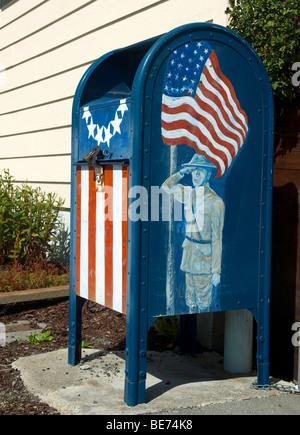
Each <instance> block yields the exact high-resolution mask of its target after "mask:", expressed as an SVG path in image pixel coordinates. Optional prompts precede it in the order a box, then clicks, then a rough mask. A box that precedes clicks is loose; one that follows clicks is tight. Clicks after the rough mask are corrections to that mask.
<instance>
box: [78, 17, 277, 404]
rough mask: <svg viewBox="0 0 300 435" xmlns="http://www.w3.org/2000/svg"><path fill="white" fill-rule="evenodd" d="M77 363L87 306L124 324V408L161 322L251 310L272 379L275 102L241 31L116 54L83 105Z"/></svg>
mask: <svg viewBox="0 0 300 435" xmlns="http://www.w3.org/2000/svg"><path fill="white" fill-rule="evenodd" d="M72 122H73V133H72V213H71V220H72V229H71V232H72V243H71V286H70V290H71V293H70V340H69V362H70V364H76V363H77V362H78V360H79V358H80V343H81V307H82V303H83V301H84V300H86V299H89V300H92V301H96V302H98V303H100V304H103V305H105V306H107V307H109V308H112V309H114V310H117V311H119V312H122V313H126V322H127V328H126V350H125V353H126V370H125V401H126V403H127V404H128V405H136V404H138V403H143V402H144V401H145V379H146V371H147V367H146V353H147V331H148V329H149V327H150V326H151V324H152V323H153V321H154V320H155V319H156V318H157V317H160V316H166V315H181V314H195V313H202V312H213V311H227V310H239V309H248V310H250V311H251V312H252V313H253V315H254V317H255V318H256V320H257V325H258V339H257V372H258V383H259V384H268V379H269V350H268V347H269V302H270V301H269V297H270V296H269V287H270V230H271V193H272V152H273V98H272V91H271V86H270V82H269V79H268V76H267V73H266V71H265V68H264V66H263V64H262V62H261V61H260V59H259V57H258V56H257V54H256V53H255V52H254V50H253V49H252V48H251V47H250V46H249V44H248V43H247V42H245V41H244V40H243V39H242V38H241V37H239V36H238V35H236V34H235V33H234V32H232V31H230V30H228V29H225V28H223V27H220V26H217V25H213V24H201V23H196V24H191V25H186V26H183V27H180V28H178V29H175V30H173V31H171V32H169V33H167V34H166V35H164V36H162V37H159V38H154V39H152V40H149V41H145V42H142V43H140V44H137V45H135V46H132V47H129V48H125V49H120V50H116V51H114V52H111V53H109V54H107V55H105V56H103V57H101V58H100V59H99V60H98V61H96V62H95V63H94V64H93V65H92V66H91V67H90V68H89V70H88V71H87V72H86V74H85V75H84V76H83V78H82V80H81V82H80V84H79V86H78V89H77V91H76V95H75V98H74V106H73V121H72Z"/></svg>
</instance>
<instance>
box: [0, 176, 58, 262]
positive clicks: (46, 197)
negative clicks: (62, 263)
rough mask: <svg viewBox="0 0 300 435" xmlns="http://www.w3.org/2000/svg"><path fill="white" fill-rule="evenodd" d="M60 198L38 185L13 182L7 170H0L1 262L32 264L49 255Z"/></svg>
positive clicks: (55, 230)
mask: <svg viewBox="0 0 300 435" xmlns="http://www.w3.org/2000/svg"><path fill="white" fill-rule="evenodd" d="M63 202H64V201H63V200H62V199H61V198H57V195H56V194H54V193H48V194H46V193H44V192H42V191H41V189H40V188H39V187H38V188H32V187H30V186H29V185H28V184H26V183H24V184H23V185H22V186H17V185H15V183H14V179H13V177H12V176H11V175H10V174H9V171H8V170H4V171H3V173H2V174H1V173H0V264H1V265H3V264H7V263H9V262H14V263H17V264H31V263H34V262H35V261H36V258H37V257H42V258H46V257H47V255H48V256H49V255H51V251H52V250H53V249H57V243H56V237H55V236H56V234H57V231H58V230H59V228H60V227H61V222H60V219H59V212H60V211H61V209H62V206H63ZM53 242H54V243H53Z"/></svg>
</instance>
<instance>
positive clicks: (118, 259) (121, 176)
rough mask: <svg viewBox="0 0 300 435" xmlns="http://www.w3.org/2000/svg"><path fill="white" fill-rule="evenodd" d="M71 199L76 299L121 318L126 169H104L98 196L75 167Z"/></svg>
mask: <svg viewBox="0 0 300 435" xmlns="http://www.w3.org/2000/svg"><path fill="white" fill-rule="evenodd" d="M76 195H77V197H76V207H77V210H76V254H75V258H76V260H75V290H76V294H77V295H78V296H81V297H82V298H84V299H88V300H91V301H94V302H97V303H99V304H101V305H104V306H106V307H108V308H111V309H113V310H115V311H118V312H120V313H124V314H125V313H126V285H127V282H126V279H127V216H128V165H126V164H121V163H120V164H115V165H112V164H107V165H104V166H103V189H102V190H97V189H96V183H95V176H94V168H93V166H87V165H79V166H78V167H77V185H76Z"/></svg>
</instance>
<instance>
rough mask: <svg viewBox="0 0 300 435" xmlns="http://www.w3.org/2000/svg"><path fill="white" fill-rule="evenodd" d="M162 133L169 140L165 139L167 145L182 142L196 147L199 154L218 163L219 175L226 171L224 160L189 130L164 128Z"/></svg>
mask: <svg viewBox="0 0 300 435" xmlns="http://www.w3.org/2000/svg"><path fill="white" fill-rule="evenodd" d="M162 134H163V138H164V139H166V140H167V142H165V141H164V143H166V144H167V145H181V144H182V143H186V144H187V145H188V146H191V147H192V148H194V149H195V151H197V152H198V153H199V154H203V155H205V157H206V158H208V159H209V160H210V161H212V162H213V163H215V164H216V166H217V172H218V176H220V175H222V174H223V173H224V172H225V169H226V168H225V165H224V162H223V160H222V159H221V158H220V157H219V156H217V155H216V154H214V153H213V152H212V151H211V150H210V149H209V148H208V147H207V146H205V145H204V144H203V143H201V141H200V140H199V138H198V137H197V136H195V135H193V134H192V133H191V132H190V131H189V130H187V129H178V130H173V131H168V130H165V129H163V128H162ZM183 141H184V142H183Z"/></svg>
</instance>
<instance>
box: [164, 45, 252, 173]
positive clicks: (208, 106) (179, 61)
mask: <svg viewBox="0 0 300 435" xmlns="http://www.w3.org/2000/svg"><path fill="white" fill-rule="evenodd" d="M161 130H162V138H163V142H164V143H165V144H166V145H182V144H186V145H188V146H190V147H192V148H194V149H195V151H196V152H197V153H198V154H202V155H204V156H205V157H206V158H207V159H208V160H209V161H210V162H212V163H213V164H215V166H216V168H217V174H216V178H217V177H220V176H221V175H223V174H224V172H225V171H226V170H227V169H228V168H229V166H230V165H231V164H232V162H233V160H234V158H235V157H236V155H237V154H238V152H239V150H240V149H241V147H242V145H243V144H244V142H245V138H246V135H247V131H248V119H247V115H246V113H245V111H244V110H243V109H242V108H241V106H240V103H239V101H238V99H237V97H236V95H235V91H234V88H233V86H232V84H231V82H230V81H229V80H228V79H227V78H226V77H225V76H224V74H223V73H222V71H221V69H220V66H219V62H218V58H217V56H216V53H215V52H214V51H213V50H212V48H211V47H210V45H209V44H208V43H207V42H206V41H192V42H189V43H186V44H183V45H181V46H179V47H178V48H177V49H176V50H174V51H173V52H172V54H171V55H170V57H169V61H168V66H167V71H166V75H165V82H164V88H163V96H162V114H161Z"/></svg>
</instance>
